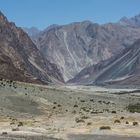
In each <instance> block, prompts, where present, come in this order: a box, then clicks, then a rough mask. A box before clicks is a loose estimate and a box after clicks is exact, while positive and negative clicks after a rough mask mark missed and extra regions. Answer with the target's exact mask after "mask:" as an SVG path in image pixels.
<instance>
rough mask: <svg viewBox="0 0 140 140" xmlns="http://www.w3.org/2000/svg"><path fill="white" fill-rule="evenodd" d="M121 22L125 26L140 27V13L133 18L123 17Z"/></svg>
mask: <svg viewBox="0 0 140 140" xmlns="http://www.w3.org/2000/svg"><path fill="white" fill-rule="evenodd" d="M119 23H120V24H121V25H125V26H132V27H140V14H138V15H136V16H134V17H131V18H127V17H123V18H121V19H120V21H119Z"/></svg>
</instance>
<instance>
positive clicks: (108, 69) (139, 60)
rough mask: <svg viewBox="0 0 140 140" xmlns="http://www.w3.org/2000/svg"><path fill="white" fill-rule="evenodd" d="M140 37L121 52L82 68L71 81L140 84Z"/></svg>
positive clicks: (80, 82) (98, 83)
mask: <svg viewBox="0 0 140 140" xmlns="http://www.w3.org/2000/svg"><path fill="white" fill-rule="evenodd" d="M139 78H140V39H139V40H137V41H136V42H135V43H134V44H133V45H132V46H131V47H129V48H127V49H125V50H124V51H122V52H121V53H120V54H118V55H116V56H114V57H112V58H110V59H108V60H106V61H103V62H101V63H100V64H97V65H93V66H91V67H88V68H85V69H84V70H82V71H81V72H80V73H79V74H78V75H77V76H76V77H75V78H74V79H72V80H70V81H69V82H71V83H77V84H92V85H93V84H95V85H103V84H106V85H107V84H108V85H112V84H116V85H139V83H140V80H139Z"/></svg>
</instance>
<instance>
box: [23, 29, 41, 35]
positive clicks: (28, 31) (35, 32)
mask: <svg viewBox="0 0 140 140" xmlns="http://www.w3.org/2000/svg"><path fill="white" fill-rule="evenodd" d="M22 29H23V30H24V31H25V32H26V33H27V34H28V35H29V36H32V37H35V36H37V35H38V34H39V33H40V32H41V30H39V29H38V28H36V27H31V28H26V27H23V28H22Z"/></svg>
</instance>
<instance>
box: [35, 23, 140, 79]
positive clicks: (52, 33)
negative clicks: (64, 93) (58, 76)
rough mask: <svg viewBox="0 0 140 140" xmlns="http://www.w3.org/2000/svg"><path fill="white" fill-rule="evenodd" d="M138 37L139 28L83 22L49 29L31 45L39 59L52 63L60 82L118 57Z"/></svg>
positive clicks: (139, 33)
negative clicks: (33, 45)
mask: <svg viewBox="0 0 140 140" xmlns="http://www.w3.org/2000/svg"><path fill="white" fill-rule="evenodd" d="M139 37H140V28H139V27H137V28H134V27H132V26H124V25H122V24H120V23H108V24H104V25H99V24H96V23H93V22H91V21H83V22H75V23H71V24H68V25H61V26H60V25H59V26H54V27H53V26H52V27H51V28H50V29H48V30H45V31H43V32H41V34H40V35H39V36H38V38H37V40H36V42H35V43H36V45H37V47H38V48H39V50H40V52H41V53H42V54H43V56H44V57H45V58H46V59H48V60H49V61H50V62H51V63H54V64H56V65H57V67H58V68H59V69H60V71H61V73H62V75H63V78H64V80H65V81H68V80H70V79H73V78H74V77H75V76H76V75H77V74H78V73H79V72H80V71H81V70H83V69H84V68H87V67H89V66H92V65H95V64H98V63H100V62H102V61H104V60H108V59H109V58H111V57H113V56H115V55H116V54H119V53H120V52H121V51H122V50H124V49H125V48H127V47H129V46H131V45H132V44H133V43H134V42H135V41H136V40H137V39H139Z"/></svg>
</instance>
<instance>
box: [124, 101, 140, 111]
mask: <svg viewBox="0 0 140 140" xmlns="http://www.w3.org/2000/svg"><path fill="white" fill-rule="evenodd" d="M127 110H128V111H129V112H131V113H135V112H137V113H140V103H137V104H130V105H129V106H127Z"/></svg>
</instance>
